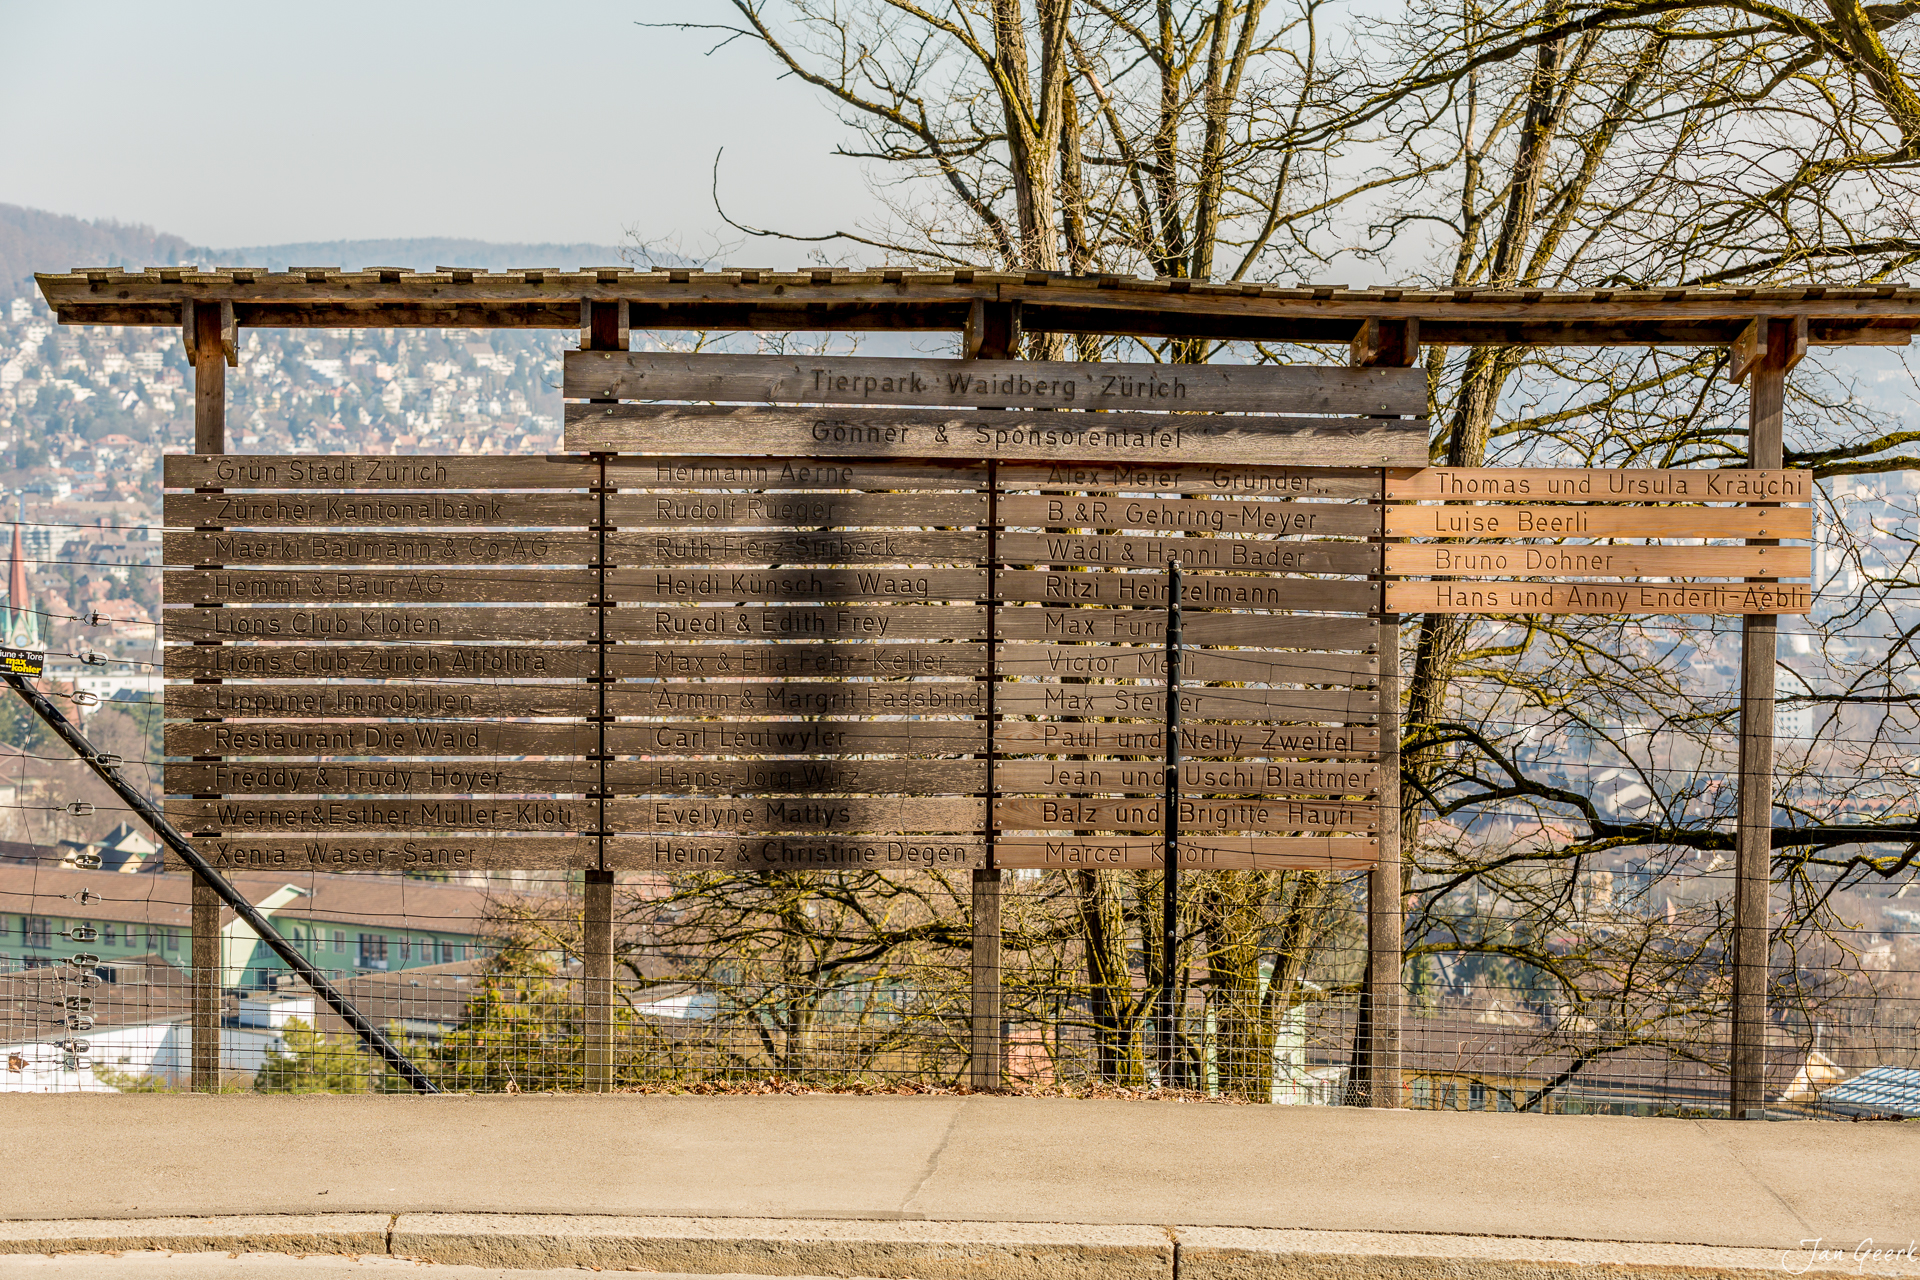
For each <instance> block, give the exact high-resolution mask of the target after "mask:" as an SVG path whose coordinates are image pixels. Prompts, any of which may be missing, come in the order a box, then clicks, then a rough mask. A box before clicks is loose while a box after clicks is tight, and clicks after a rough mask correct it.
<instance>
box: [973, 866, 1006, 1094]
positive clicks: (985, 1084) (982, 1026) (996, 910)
mask: <svg viewBox="0 0 1920 1280" xmlns="http://www.w3.org/2000/svg"><path fill="white" fill-rule="evenodd" d="M1005 874H1006V873H1005V872H1004V871H1001V870H1000V869H999V868H998V867H985V868H976V869H975V871H974V873H973V959H972V969H973V1010H972V1015H973V1016H972V1023H973V1034H972V1037H971V1038H972V1041H973V1044H972V1054H971V1061H970V1063H969V1066H968V1071H967V1083H968V1084H970V1085H971V1086H972V1087H973V1088H975V1089H998V1088H999V1087H1000V1086H1001V1083H1002V1079H1003V1069H1004V1065H1005V1062H1006V1057H1007V1044H1006V1036H1005V1035H1004V1034H1003V1030H1002V1027H1001V1025H1000V1020H1001V999H1000V889H1001V877H1003V876H1004V875H1005Z"/></svg>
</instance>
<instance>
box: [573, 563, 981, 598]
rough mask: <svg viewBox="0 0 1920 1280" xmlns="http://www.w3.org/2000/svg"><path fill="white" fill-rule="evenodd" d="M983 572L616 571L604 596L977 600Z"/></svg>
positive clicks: (608, 583) (916, 570) (808, 570)
mask: <svg viewBox="0 0 1920 1280" xmlns="http://www.w3.org/2000/svg"><path fill="white" fill-rule="evenodd" d="M986 591H987V571H986V570H985V569H894V568H873V569H806V568H799V569H616V570H613V571H612V572H610V573H609V574H608V575H607V592H608V595H609V597H610V598H611V599H613V600H615V601H617V602H618V603H621V604H639V603H646V604H652V603H654V602H656V601H657V602H662V603H676V602H677V603H693V602H713V603H742V602H766V603H770V604H778V603H781V602H783V601H794V602H800V601H807V602H812V601H819V602H822V603H825V602H827V601H839V600H847V601H856V600H857V601H870V600H912V601H925V602H931V601H935V600H967V601H972V600H978V599H980V598H981V597H982V596H984V595H985V594H986Z"/></svg>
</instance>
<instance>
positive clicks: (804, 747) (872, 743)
mask: <svg viewBox="0 0 1920 1280" xmlns="http://www.w3.org/2000/svg"><path fill="white" fill-rule="evenodd" d="M986 730H987V726H986V722H985V721H982V720H704V721H701V720H695V721H656V722H654V723H650V724H631V723H628V724H614V725H609V726H608V727H607V749H608V750H610V751H612V752H614V753H615V754H616V755H646V756H707V755H749V756H807V755H829V756H837V755H854V756H859V755H973V754H975V753H977V752H981V751H984V750H986V746H987V732H986ZM207 754H211V753H207Z"/></svg>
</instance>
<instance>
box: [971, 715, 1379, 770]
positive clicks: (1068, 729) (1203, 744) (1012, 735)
mask: <svg viewBox="0 0 1920 1280" xmlns="http://www.w3.org/2000/svg"><path fill="white" fill-rule="evenodd" d="M993 746H994V751H995V752H996V753H997V754H1000V755H1026V754H1032V755H1061V756H1075V755H1095V756H1153V757H1158V756H1160V755H1163V754H1164V753H1165V751H1166V731H1165V730H1164V729H1162V728H1160V727H1159V726H1158V725H1152V724H1097V723H1073V722H1069V721H1062V720H1041V721H1010V722H1006V723H1002V724H996V725H995V726H994V727H993ZM1379 747H1380V734H1379V733H1378V732H1377V731H1376V730H1374V729H1370V728H1366V727H1364V726H1359V725H1350V724H1349V725H1289V724H1262V725H1253V724H1193V725H1183V726H1182V727H1181V729H1180V753H1181V754H1182V755H1187V756H1195V757H1200V758H1209V759H1211V758H1227V759H1263V758H1267V757H1273V758H1277V759H1288V760H1329V759H1341V758H1344V757H1347V756H1356V755H1359V756H1366V755H1372V754H1373V753H1374V752H1375V751H1377V750H1379Z"/></svg>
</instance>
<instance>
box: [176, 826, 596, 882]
mask: <svg viewBox="0 0 1920 1280" xmlns="http://www.w3.org/2000/svg"><path fill="white" fill-rule="evenodd" d="M193 847H194V848H195V849H196V850H198V851H199V853H200V855H201V856H202V857H204V858H206V859H207V860H208V861H209V862H211V863H213V865H214V866H215V867H218V868H219V869H221V870H223V871H274V872H286V873H295V872H307V871H320V872H340V871H403V872H404V871H415V872H419V871H546V870H552V871H560V870H572V871H578V870H582V869H584V868H587V867H591V866H593V865H594V861H595V853H596V848H595V844H594V841H593V840H592V839H591V838H583V837H573V836H494V835H473V836H464V837H461V836H455V837H448V836H378V835H375V836H367V837H364V838H362V839H355V840H336V839H330V838H327V837H325V836H315V837H307V838H302V837H298V836H296V837H291V838H289V837H286V836H257V837H234V836H203V837H201V838H200V839H198V840H195V841H194V842H193ZM168 862H169V869H170V870H171V869H173V864H174V859H172V858H169V859H168Z"/></svg>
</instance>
